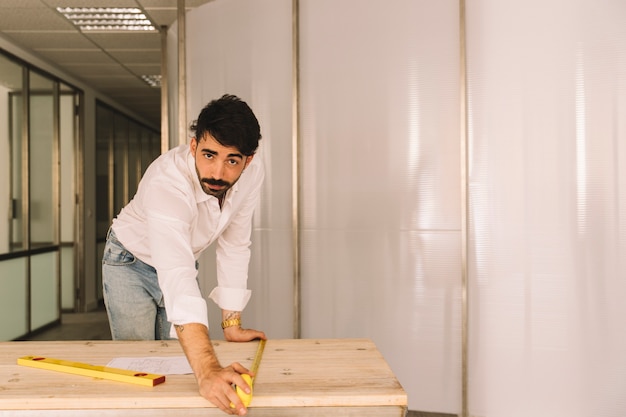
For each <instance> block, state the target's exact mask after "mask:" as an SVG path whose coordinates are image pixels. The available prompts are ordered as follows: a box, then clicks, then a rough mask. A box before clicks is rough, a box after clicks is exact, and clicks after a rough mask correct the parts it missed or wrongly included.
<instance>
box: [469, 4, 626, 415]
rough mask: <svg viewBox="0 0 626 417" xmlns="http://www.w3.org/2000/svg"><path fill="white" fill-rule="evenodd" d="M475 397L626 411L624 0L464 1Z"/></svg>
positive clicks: (547, 410) (492, 411) (503, 407)
mask: <svg viewBox="0 0 626 417" xmlns="http://www.w3.org/2000/svg"><path fill="white" fill-rule="evenodd" d="M467 10H468V21H467V25H468V38H467V41H468V65H469V66H468V70H469V98H470V132H469V133H470V149H471V161H470V164H471V174H470V199H471V236H472V248H471V249H472V250H471V253H470V260H469V264H470V267H471V273H470V277H469V278H470V288H469V295H470V298H469V306H470V316H469V320H470V327H469V328H470V343H469V353H470V356H469V374H470V380H469V411H470V415H475V416H481V417H509V416H568V417H577V416H580V417H583V416H598V417H608V416H611V417H618V416H624V415H626V394H625V393H626V356H625V355H624V352H625V351H626V332H625V331H624V317H626V304H625V303H624V299H625V298H626V281H625V280H624V270H625V267H626V263H625V261H624V253H625V250H626V228H625V227H624V224H625V221H626V217H625V215H626V208H625V203H626V183H625V180H624V178H626V177H625V176H624V174H625V173H626V172H625V171H626V151H625V145H624V144H626V128H625V127H626V59H625V58H626V54H625V52H624V51H626V25H624V22H625V21H626V3H625V2H623V1H618V0H615V1H611V0H602V1H591V0H584V1H576V2H570V1H565V0H550V1H538V0H533V1H527V2H518V1H512V0H479V1H468V7H467Z"/></svg>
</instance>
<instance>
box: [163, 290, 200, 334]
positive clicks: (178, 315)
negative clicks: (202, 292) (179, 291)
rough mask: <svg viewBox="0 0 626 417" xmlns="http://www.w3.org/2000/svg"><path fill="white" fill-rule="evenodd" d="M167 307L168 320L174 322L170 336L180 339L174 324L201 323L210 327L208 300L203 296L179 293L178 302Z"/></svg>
mask: <svg viewBox="0 0 626 417" xmlns="http://www.w3.org/2000/svg"><path fill="white" fill-rule="evenodd" d="M171 307H172V308H170V309H167V307H166V311H167V320H168V321H169V322H170V323H172V327H171V328H170V337H172V338H174V339H178V335H177V334H176V329H175V328H174V324H178V325H183V324H187V323H200V324H204V325H205V326H206V328H207V329H208V328H209V318H208V315H207V305H206V301H204V299H203V298H202V297H193V296H189V295H179V296H178V297H176V303H175V304H174V305H172V306H171Z"/></svg>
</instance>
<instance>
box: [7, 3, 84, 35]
mask: <svg viewBox="0 0 626 417" xmlns="http://www.w3.org/2000/svg"><path fill="white" fill-rule="evenodd" d="M0 28H2V30H3V31H4V30H11V29H13V30H15V29H20V30H26V29H29V30H37V31H41V30H75V28H74V25H72V24H71V23H70V22H68V21H67V20H66V19H65V18H64V17H63V16H62V15H61V14H59V13H57V12H56V11H52V10H50V9H49V8H48V7H37V8H25V7H16V8H13V9H10V11H8V10H3V11H2V13H0Z"/></svg>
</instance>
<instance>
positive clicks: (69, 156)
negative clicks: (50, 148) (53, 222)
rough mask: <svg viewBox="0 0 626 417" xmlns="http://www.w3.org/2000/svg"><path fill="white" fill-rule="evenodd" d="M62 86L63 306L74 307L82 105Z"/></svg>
mask: <svg viewBox="0 0 626 417" xmlns="http://www.w3.org/2000/svg"><path fill="white" fill-rule="evenodd" d="M59 90H60V97H59V146H60V170H61V171H60V175H61V181H60V182H59V187H60V207H61V213H60V222H61V223H60V235H61V236H60V238H61V248H60V250H61V252H60V253H61V289H62V297H61V300H62V305H61V307H62V309H63V310H73V309H74V307H75V302H76V288H77V283H76V268H75V263H76V253H75V252H76V247H75V243H76V242H75V241H76V237H75V234H76V225H77V222H78V220H77V219H78V217H77V207H76V206H77V198H76V193H77V187H76V152H77V149H78V135H77V123H76V111H75V109H76V106H77V105H78V94H77V92H76V90H74V89H72V88H71V87H69V86H67V85H65V84H60V88H59Z"/></svg>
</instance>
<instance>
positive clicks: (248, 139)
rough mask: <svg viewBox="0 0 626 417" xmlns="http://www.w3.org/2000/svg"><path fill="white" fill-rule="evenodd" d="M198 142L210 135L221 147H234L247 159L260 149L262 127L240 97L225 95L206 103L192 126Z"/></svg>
mask: <svg viewBox="0 0 626 417" xmlns="http://www.w3.org/2000/svg"><path fill="white" fill-rule="evenodd" d="M191 130H192V131H193V132H194V134H195V137H196V139H197V140H198V141H200V140H202V139H204V136H205V134H207V133H209V134H210V135H211V136H213V137H214V138H215V140H216V141H218V142H219V143H220V145H222V146H234V147H235V148H237V149H238V150H239V152H241V153H242V154H244V155H246V156H250V155H253V154H254V152H256V149H257V147H258V146H259V140H260V139H261V128H260V127H259V121H258V120H257V118H256V116H255V115H254V113H253V112H252V109H250V107H249V106H248V105H247V104H246V102H245V101H242V100H241V99H240V98H239V97H237V96H234V95H231V94H224V95H223V96H222V97H220V98H219V99H216V100H213V101H211V102H210V103H209V104H207V105H206V106H205V107H204V108H203V109H202V111H201V112H200V115H199V116H198V120H196V121H194V122H193V123H192V124H191Z"/></svg>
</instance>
